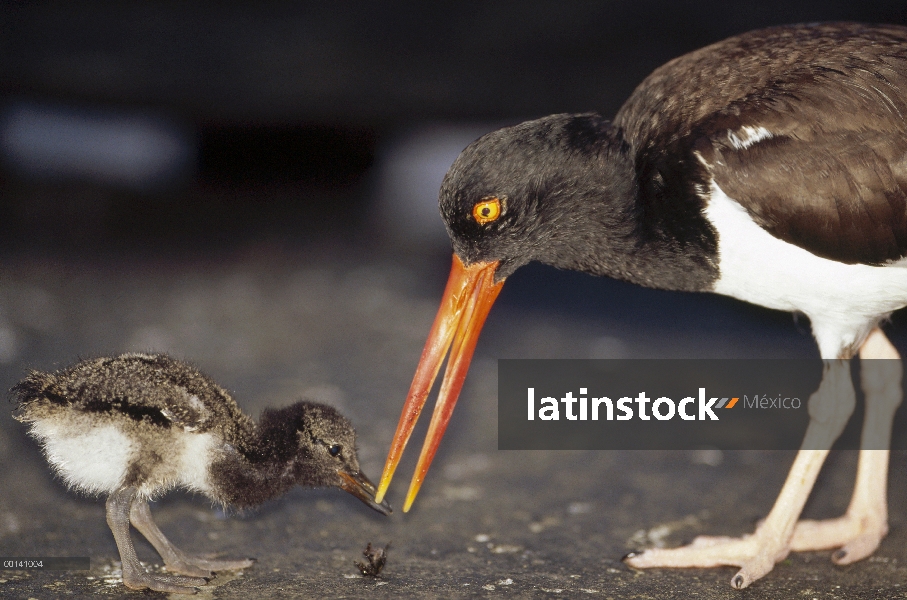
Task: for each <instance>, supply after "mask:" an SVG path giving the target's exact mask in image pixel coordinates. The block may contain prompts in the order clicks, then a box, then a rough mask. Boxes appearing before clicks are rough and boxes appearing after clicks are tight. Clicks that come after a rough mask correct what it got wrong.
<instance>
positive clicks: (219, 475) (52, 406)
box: [13, 354, 391, 593]
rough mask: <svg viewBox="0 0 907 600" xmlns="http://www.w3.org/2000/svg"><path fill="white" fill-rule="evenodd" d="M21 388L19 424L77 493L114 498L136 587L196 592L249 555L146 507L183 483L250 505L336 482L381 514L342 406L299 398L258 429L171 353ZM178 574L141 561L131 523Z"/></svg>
mask: <svg viewBox="0 0 907 600" xmlns="http://www.w3.org/2000/svg"><path fill="white" fill-rule="evenodd" d="M13 391H14V392H15V393H16V394H17V395H18V397H19V403H20V404H19V408H18V409H17V410H18V412H17V414H16V418H17V419H19V420H20V421H23V422H26V423H30V424H31V427H30V430H29V432H30V433H31V435H33V436H34V437H35V438H37V439H38V440H39V441H40V442H41V445H42V446H43V448H44V453H45V454H46V456H47V460H48V461H49V462H50V463H51V465H52V466H53V467H54V469H55V470H56V472H57V473H58V474H59V475H60V476H61V477H62V478H63V479H64V480H65V481H66V483H67V484H69V485H70V486H71V487H74V488H77V489H79V490H81V491H83V492H86V493H89V494H98V493H106V494H109V497H108V499H107V524H108V525H109V526H110V529H111V530H112V531H113V537H114V539H115V540H116V543H117V548H119V551H120V558H121V560H122V564H123V583H124V584H126V586H127V587H130V588H133V589H144V588H151V589H152V590H156V591H159V592H177V593H194V592H195V591H196V590H195V586H199V585H204V584H205V583H206V582H207V581H208V578H210V577H211V572H212V571H221V570H229V569H243V568H246V567H248V566H251V565H252V561H251V560H248V559H245V560H212V559H208V558H202V557H200V556H191V555H189V554H186V553H184V552H183V551H182V550H180V549H179V548H177V547H175V546H174V545H173V544H171V543H170V541H169V540H168V539H167V538H166V537H164V534H163V533H161V530H160V529H158V527H157V525H155V523H154V520H153V519H152V518H151V511H150V510H149V508H148V500H149V499H151V498H153V497H154V496H157V495H159V494H161V493H163V492H166V491H167V490H169V489H171V488H174V487H185V488H188V489H190V490H192V491H196V492H201V493H202V494H204V495H206V496H207V497H209V498H211V499H212V500H213V501H215V502H217V503H218V504H222V505H224V506H236V507H240V508H242V507H250V506H255V505H258V504H261V503H262V502H264V501H265V500H268V499H270V498H273V497H275V496H278V495H280V494H282V493H284V492H286V491H287V490H289V489H290V488H291V487H293V486H294V485H297V484H298V485H304V486H314V487H331V486H332V487H339V488H341V489H343V490H345V491H347V492H350V493H351V494H353V495H354V496H356V497H357V498H359V499H360V500H362V501H363V502H364V503H365V504H367V505H368V506H370V507H371V508H373V509H375V510H377V511H378V512H381V513H383V514H389V513H390V512H391V508H390V506H389V505H388V504H387V503H386V502H376V501H375V499H374V494H375V487H374V485H372V483H371V482H370V481H369V480H368V478H366V477H365V475H363V474H362V473H361V472H360V470H359V461H358V459H357V457H356V432H355V431H354V430H353V426H352V424H351V423H350V422H349V420H347V419H346V418H345V417H343V415H341V414H340V413H339V412H337V411H336V410H335V409H334V408H332V407H330V406H327V405H324V404H315V403H313V402H305V401H302V402H297V403H296V404H293V405H291V406H288V407H285V408H280V409H276V410H271V409H269V410H266V411H265V412H264V413H263V414H262V416H261V420H260V422H259V423H258V424H257V425H256V424H255V423H253V422H252V419H250V418H249V417H248V416H246V415H245V414H243V413H242V411H241V410H240V409H239V407H238V406H237V405H236V402H235V401H234V400H233V399H232V398H231V397H230V395H229V394H227V392H226V391H224V390H223V389H222V388H221V387H219V386H218V385H217V384H216V383H214V382H213V381H212V380H211V379H209V378H208V377H206V376H205V375H203V374H201V373H199V372H198V371H197V370H196V369H195V368H193V367H191V366H189V365H187V364H185V363H182V362H179V361H176V360H174V359H172V358H170V357H168V356H165V355H160V354H158V355H147V354H123V355H121V356H117V357H115V358H99V359H95V360H89V361H84V362H81V363H79V364H77V365H75V366H72V367H70V368H68V369H64V370H61V371H57V372H55V373H41V372H38V371H34V372H32V373H31V374H30V375H29V376H28V377H27V378H26V379H25V380H23V381H22V382H20V383H19V384H18V385H16V387H14V388H13ZM130 522H131V523H132V525H133V526H134V527H135V528H136V529H138V530H139V532H141V533H142V535H144V536H145V537H146V538H147V539H148V541H149V542H151V545H152V546H154V548H155V550H157V551H158V553H159V554H160V555H161V557H162V558H163V559H164V564H165V565H166V566H167V570H169V571H171V572H173V573H178V575H155V574H151V573H148V572H146V571H145V569H144V568H143V567H142V565H141V564H140V563H139V560H138V558H137V557H136V554H135V549H134V548H133V545H132V540H131V539H130V536H129V524H130Z"/></svg>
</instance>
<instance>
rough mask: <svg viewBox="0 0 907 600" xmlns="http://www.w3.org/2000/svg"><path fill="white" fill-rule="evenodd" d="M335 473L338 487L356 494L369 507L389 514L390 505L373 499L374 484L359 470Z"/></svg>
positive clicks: (391, 510) (390, 510)
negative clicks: (338, 478)
mask: <svg viewBox="0 0 907 600" xmlns="http://www.w3.org/2000/svg"><path fill="white" fill-rule="evenodd" d="M337 474H338V475H340V489H342V490H343V491H345V492H349V493H351V494H352V495H354V496H356V497H357V498H359V499H360V500H362V502H364V503H365V504H366V505H367V506H368V507H369V508H373V509H375V510H377V511H378V512H379V513H381V514H382V515H389V514H391V513H392V512H393V509H391V505H390V504H388V503H387V502H386V501H384V502H378V501H377V500H375V484H374V483H372V482H371V481H369V478H368V477H366V476H365V475H364V474H363V473H362V472H361V471H359V472H357V473H349V472H347V471H337Z"/></svg>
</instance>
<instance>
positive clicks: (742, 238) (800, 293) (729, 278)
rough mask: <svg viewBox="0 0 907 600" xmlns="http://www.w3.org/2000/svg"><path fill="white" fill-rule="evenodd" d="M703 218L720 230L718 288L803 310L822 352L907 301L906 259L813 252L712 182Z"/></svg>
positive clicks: (833, 350)
mask: <svg viewBox="0 0 907 600" xmlns="http://www.w3.org/2000/svg"><path fill="white" fill-rule="evenodd" d="M705 216H706V218H708V219H709V221H710V222H711V223H712V225H713V226H714V227H715V229H716V230H717V231H718V255H719V270H720V277H719V278H718V280H717V281H716V282H715V285H714V291H715V292H717V293H719V294H724V295H726V296H732V297H734V298H739V299H741V300H746V301H747V302H752V303H753V304H759V305H762V306H766V307H769V308H775V309H779V310H788V311H799V312H802V313H804V314H806V316H808V317H809V319H810V321H811V323H812V325H813V334H814V335H815V336H816V340H817V341H818V343H819V349H820V352H821V353H822V356H823V357H826V358H833V357H835V356H836V355H837V353H838V352H839V351H840V350H841V348H844V347H847V346H850V345H852V344H854V343H858V342H860V341H861V340H862V337H865V335H866V334H868V333H869V331H870V330H871V329H872V327H874V326H875V324H876V323H877V322H878V321H879V320H880V319H881V318H884V317H885V316H886V315H888V314H889V313H891V312H892V311H894V310H897V309H899V308H901V307H903V306H907V260H901V261H899V262H897V263H894V264H891V265H888V266H884V267H872V266H868V265H860V264H856V265H847V264H843V263H839V262H835V261H833V260H828V259H825V258H821V257H819V256H816V255H815V254H812V253H811V252H808V251H806V250H804V249H802V248H800V247H798V246H795V245H793V244H789V243H787V242H784V241H782V240H780V239H778V238H776V237H775V236H773V235H771V234H770V233H768V232H767V231H765V230H764V229H762V228H761V227H760V226H759V225H757V224H756V223H755V222H754V221H753V220H752V218H750V216H749V214H748V213H747V212H746V210H745V209H744V208H743V207H742V206H741V205H740V204H739V203H737V202H736V201H735V200H734V199H733V198H729V197H728V196H727V195H726V194H725V193H724V192H723V191H722V190H721V188H719V187H718V186H717V185H716V184H715V183H714V182H713V183H712V186H711V195H710V198H709V202H708V206H707V207H706V209H705Z"/></svg>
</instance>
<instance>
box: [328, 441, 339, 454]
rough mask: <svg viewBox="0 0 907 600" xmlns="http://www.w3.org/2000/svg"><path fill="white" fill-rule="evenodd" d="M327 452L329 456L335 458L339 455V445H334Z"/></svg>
mask: <svg viewBox="0 0 907 600" xmlns="http://www.w3.org/2000/svg"><path fill="white" fill-rule="evenodd" d="M328 452H329V453H330V455H331V456H337V455H338V454H340V445H339V444H334V445H333V446H331V447H330V448H328Z"/></svg>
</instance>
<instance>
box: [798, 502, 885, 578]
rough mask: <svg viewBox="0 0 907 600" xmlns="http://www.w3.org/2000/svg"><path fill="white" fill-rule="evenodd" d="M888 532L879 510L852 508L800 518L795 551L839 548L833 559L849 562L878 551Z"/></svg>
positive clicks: (842, 563)
mask: <svg viewBox="0 0 907 600" xmlns="http://www.w3.org/2000/svg"><path fill="white" fill-rule="evenodd" d="M887 534H888V523H887V519H886V518H885V516H884V515H879V514H876V511H871V512H868V513H864V514H855V513H852V512H850V511H848V512H847V514H845V515H844V516H842V517H839V518H837V519H827V520H824V521H812V520H802V521H798V522H797V526H796V528H795V529H794V536H793V538H792V539H791V544H790V545H791V550H793V551H795V552H806V551H811V550H830V549H832V548H838V550H837V551H835V552H834V553H832V555H831V560H832V562H833V563H835V564H836V565H849V564H850V563H853V562H856V561H858V560H862V559H864V558H866V557H868V556H869V555H871V554H872V553H873V552H875V550H876V548H878V547H879V544H880V543H881V541H882V538H884V537H885V536H886V535H887Z"/></svg>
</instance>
